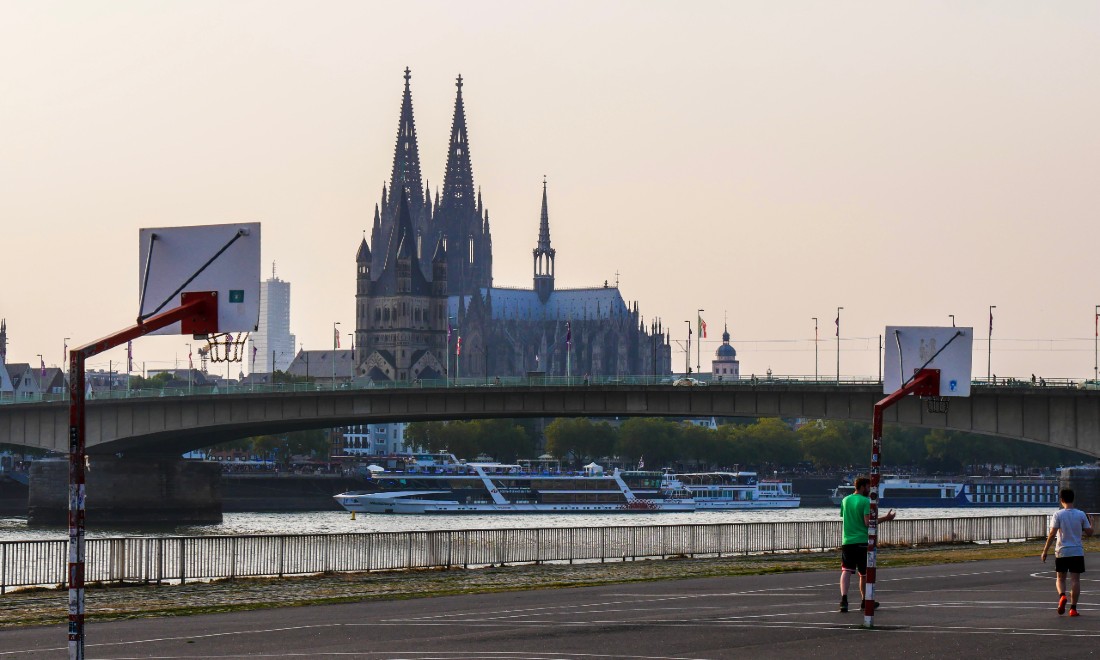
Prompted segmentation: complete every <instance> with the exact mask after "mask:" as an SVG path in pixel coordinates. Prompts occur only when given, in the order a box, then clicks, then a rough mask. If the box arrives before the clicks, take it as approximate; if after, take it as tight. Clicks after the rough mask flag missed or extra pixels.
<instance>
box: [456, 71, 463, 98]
mask: <svg viewBox="0 0 1100 660" xmlns="http://www.w3.org/2000/svg"><path fill="white" fill-rule="evenodd" d="M455 85H457V86H458V93H459V94H461V93H462V74H461V73H460V74H458V82H456V83H455Z"/></svg>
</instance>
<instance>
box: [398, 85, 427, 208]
mask: <svg viewBox="0 0 1100 660" xmlns="http://www.w3.org/2000/svg"><path fill="white" fill-rule="evenodd" d="M410 78H412V72H411V71H410V70H409V68H408V67H405V93H404V95H403V96H402V97H401V118H400V119H399V120H398V124H397V145H396V146H395V147H394V151H393V173H392V174H391V176H390V198H391V200H393V198H394V197H396V193H397V191H399V190H404V192H405V196H406V197H407V198H408V200H409V202H410V203H411V205H412V208H411V209H410V210H411V211H412V212H413V214H414V215H415V214H416V213H417V212H418V211H419V210H420V205H421V204H422V203H423V202H424V197H423V194H424V191H423V190H422V189H421V185H420V150H419V148H418V147H417V143H416V123H415V122H414V121H413V107H412V91H411V89H410V87H409V79H410ZM396 201H397V200H393V201H392V202H391V203H394V202H396Z"/></svg>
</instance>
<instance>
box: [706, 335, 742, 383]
mask: <svg viewBox="0 0 1100 660" xmlns="http://www.w3.org/2000/svg"><path fill="white" fill-rule="evenodd" d="M710 373H711V379H712V380H715V381H722V380H737V379H738V378H740V377H741V364H740V363H739V362H738V361H737V351H736V350H735V349H734V348H733V346H730V331H729V328H724V329H723V332H722V345H721V346H719V347H718V350H717V351H715V352H714V361H713V362H711V363H710Z"/></svg>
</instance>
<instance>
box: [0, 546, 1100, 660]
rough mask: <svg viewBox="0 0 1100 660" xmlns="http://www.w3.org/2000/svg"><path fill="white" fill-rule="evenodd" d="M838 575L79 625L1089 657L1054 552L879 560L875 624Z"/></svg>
mask: <svg viewBox="0 0 1100 660" xmlns="http://www.w3.org/2000/svg"><path fill="white" fill-rule="evenodd" d="M1098 561H1100V559H1098ZM838 563H839V562H838ZM838 579H839V570H837V571H836V572H827V573H826V572H814V573H782V574H775V575H765V576H746V577H735V578H711V579H693V580H683V581H676V580H672V581H662V582H646V583H637V584H627V585H608V586H601V587H585V588H569V589H549V590H538V591H522V592H508V593H499V594H474V595H467V596H447V597H438V598H424V599H413V600H400V601H371V602H362V603H355V604H341V605H331V606H317V607H302V608H283V609H273V610H264V611H256V612H238V613H227V614H219V615H202V616H192V617H179V618H160V619H144V620H136V621H118V622H109V623H90V624H89V626H88V647H87V651H88V657H89V658H112V659H121V658H216V657H218V658H240V657H318V658H321V657H341V658H348V657H359V658H409V659H415V660H431V659H435V658H438V659H440V660H443V659H463V660H473V659H479V658H492V659H494V660H507V659H511V658H530V659H532V660H543V659H547V660H551V659H561V660H573V659H586V660H590V659H594V658H639V659H643V658H644V659H651V660H655V659H664V658H679V659H700V660H702V659H717V658H742V657H749V656H750V655H761V654H766V657H768V658H806V657H815V658H817V657H822V658H831V657H836V658H842V657H844V658H850V657H852V654H853V653H859V652H860V651H861V650H867V649H873V650H874V653H875V655H876V656H877V657H886V658H893V657H955V656H959V655H960V654H961V655H962V656H963V657H965V658H985V657H991V658H992V657H997V658H1017V657H1027V658H1044V657H1059V658H1066V657H1087V656H1089V655H1093V654H1097V653H1100V606H1097V605H1096V604H1097V603H1100V567H1098V568H1097V569H1096V573H1095V575H1094V574H1092V573H1086V574H1085V575H1084V576H1083V581H1082V589H1083V591H1084V597H1083V598H1082V602H1081V603H1080V607H1079V609H1080V611H1081V614H1082V616H1080V617H1076V618H1069V617H1067V616H1061V617H1060V616H1058V615H1057V613H1056V612H1055V609H1054V608H1055V601H1056V593H1055V589H1054V573H1053V561H1049V562H1048V563H1047V564H1043V563H1041V562H1040V561H1039V559H1038V558H1033V559H1024V560H1019V559H1016V560H999V561H985V562H969V563H962V564H951V565H944V566H926V567H913V568H898V569H881V572H880V580H879V600H880V601H881V602H882V608H881V609H880V610H879V611H878V614H877V616H876V617H875V624H876V628H875V629H874V630H866V629H864V628H863V627H862V625H861V624H862V621H863V616H862V614H861V613H859V612H856V611H854V609H853V611H851V612H849V613H847V614H842V613H839V612H837V603H838V600H839V596H838V588H837V582H838ZM855 586H856V583H855V580H854V579H853V581H852V587H853V594H854V598H853V597H851V596H850V600H853V601H854V602H853V605H854V604H855V603H858V592H856V591H855ZM64 639H65V638H64V630H63V629H62V628H61V627H53V628H50V629H43V628H36V629H20V630H9V631H0V660H7V658H31V657H57V656H58V654H59V653H62V652H63V649H64Z"/></svg>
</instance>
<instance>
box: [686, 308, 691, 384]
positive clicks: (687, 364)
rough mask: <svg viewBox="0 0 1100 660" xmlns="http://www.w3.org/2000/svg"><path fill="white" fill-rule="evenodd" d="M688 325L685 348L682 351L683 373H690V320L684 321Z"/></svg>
mask: <svg viewBox="0 0 1100 660" xmlns="http://www.w3.org/2000/svg"><path fill="white" fill-rule="evenodd" d="M684 323H687V326H688V342H687V350H685V351H684V372H685V373H684V375H685V376H686V375H688V374H690V373H691V321H684Z"/></svg>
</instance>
